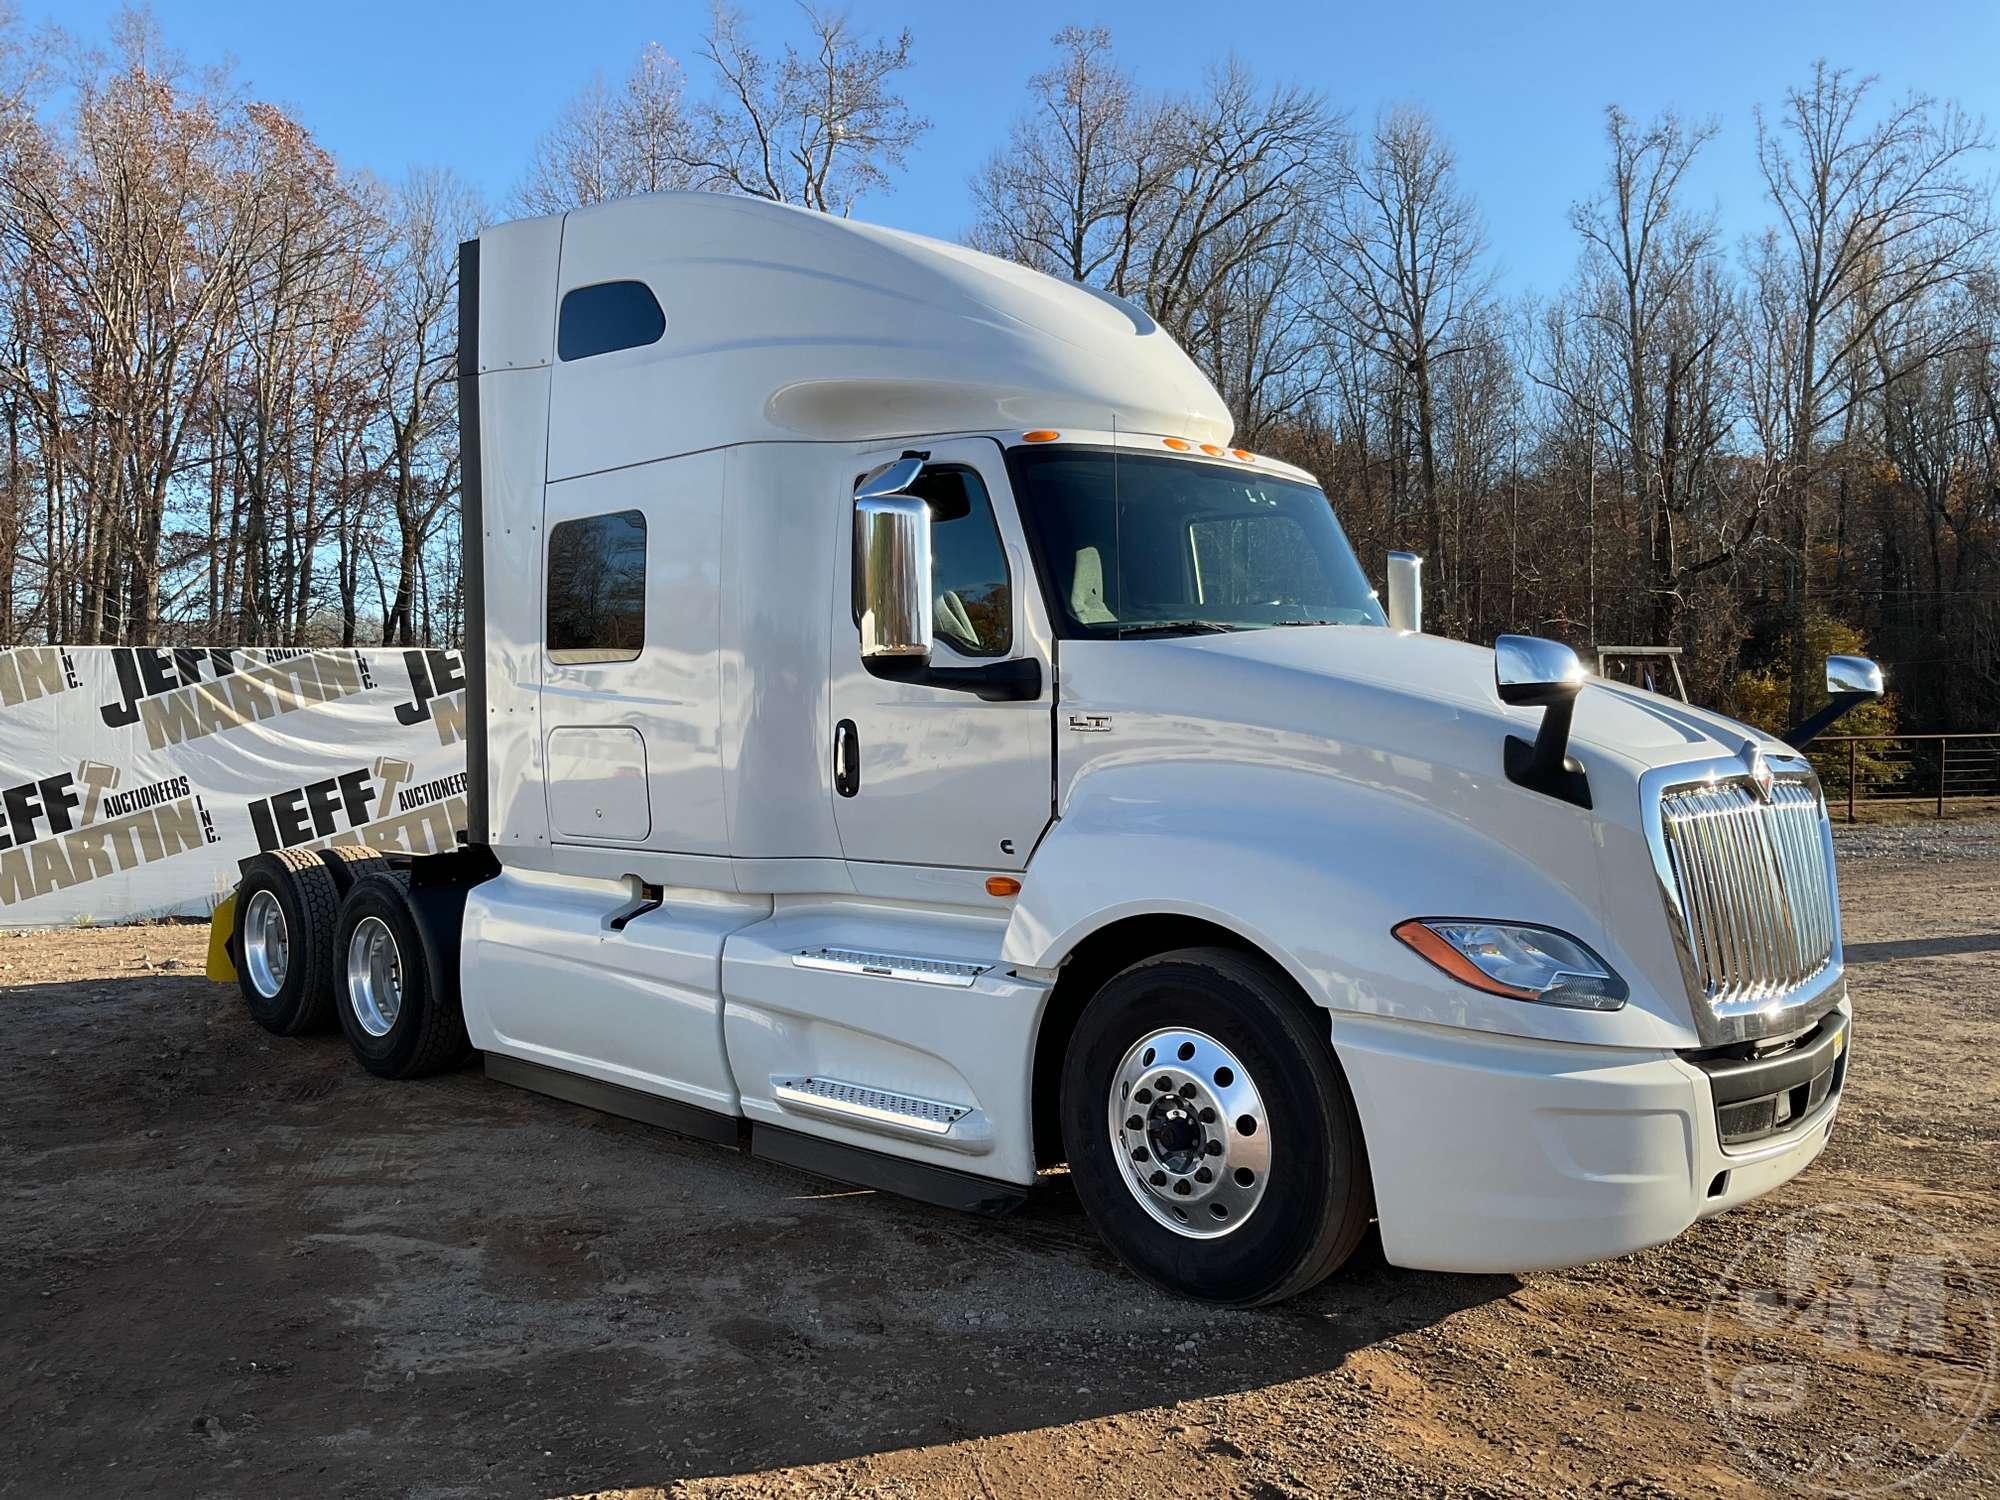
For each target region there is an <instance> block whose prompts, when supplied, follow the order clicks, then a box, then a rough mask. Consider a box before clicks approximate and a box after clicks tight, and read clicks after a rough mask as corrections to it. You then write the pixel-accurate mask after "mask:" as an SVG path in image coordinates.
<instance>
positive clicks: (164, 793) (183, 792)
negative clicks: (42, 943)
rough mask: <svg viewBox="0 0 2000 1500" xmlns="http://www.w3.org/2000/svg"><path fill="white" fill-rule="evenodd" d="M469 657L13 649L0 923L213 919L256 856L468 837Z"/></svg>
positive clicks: (405, 847) (436, 845)
mask: <svg viewBox="0 0 2000 1500" xmlns="http://www.w3.org/2000/svg"><path fill="white" fill-rule="evenodd" d="M464 736H465V678H464V664H463V661H462V659H461V657H460V655H459V653H458V652H456V651H433V650H408V651H404V650H395V649H369V650H355V649H352V648H348V647H328V648H325V649H320V650H310V651H304V650H278V649H263V648H234V649H232V648H229V647H198V648H185V647H183V648H152V647H127V646H16V647H11V648H6V649H0V927H39V926H49V925H52V924H58V923H75V924H84V923H95V922H129V921H133V920H136V919H139V918H144V917H157V916H170V915H197V916H200V915H206V914H207V913H208V912H209V911H211V910H213V909H214V906H215V904H216V902H217V901H219V900H221V898H222V897H223V896H225V895H227V894H228V893H229V891H230V890H232V889H233V888H234V887H235V885H236V881H237V876H238V870H237V862H238V861H239V860H241V859H243V858H244V857H246V856H248V855H251V854H255V853H257V852H258V851H259V850H260V849H279V848H317V847H321V846H323V845H327V844H348V843H362V844H367V845H370V846H372V847H375V848H380V849H384V850H389V851H402V852H405V853H412V854H428V853H435V852H438V851H442V850H445V849H449V848H451V847H452V845H453V843H454V842H455V841H456V838H457V835H458V834H459V833H460V832H461V831H462V830H463V829H464V827H465V739H464Z"/></svg>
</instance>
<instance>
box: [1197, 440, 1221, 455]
mask: <svg viewBox="0 0 2000 1500" xmlns="http://www.w3.org/2000/svg"><path fill="white" fill-rule="evenodd" d="M1201 451H1202V452H1204V453H1206V454H1207V455H1208V456H1209V457H1210V458H1220V457H1222V450H1221V449H1220V448H1218V447H1216V446H1215V444H1213V443H1203V444H1202V445H1201Z"/></svg>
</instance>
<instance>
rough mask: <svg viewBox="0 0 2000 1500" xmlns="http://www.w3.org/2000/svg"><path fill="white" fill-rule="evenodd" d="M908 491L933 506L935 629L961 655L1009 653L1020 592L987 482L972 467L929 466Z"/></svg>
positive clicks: (933, 628)
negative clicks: (1009, 569)
mask: <svg viewBox="0 0 2000 1500" xmlns="http://www.w3.org/2000/svg"><path fill="white" fill-rule="evenodd" d="M910 493H911V494H913V495H917V496H919V497H921V498H922V499H923V500H925V501H927V502H928V503H929V505H930V508H931V590H932V600H931V634H932V637H933V639H935V640H938V641H941V642H943V643H944V644H946V645H948V646H950V647H951V648H952V650H954V651H956V652H958V653H959V654H960V655H961V656H1005V655H1006V654H1007V652H1008V650H1009V648H1010V647H1012V645H1013V644H1014V591H1013V588H1012V586H1011V584H1010V581H1009V579H1008V577H1007V553H1006V551H1005V549H1004V548H1003V547H1002V546H1001V545H1000V527H999V525H998V523H996V522H995V521H994V519H993V502H992V500H991V498H989V497H988V495H987V493H986V485H985V484H984V483H983V482H982V481H981V480H980V478H979V475H978V474H977V473H976V472H975V471H974V470H971V469H967V468H961V467H957V466H952V465H941V466H939V467H937V468H934V469H925V470H924V472H923V473H922V474H921V475H920V476H918V479H917V482H916V483H915V484H914V485H912V486H911V487H910Z"/></svg>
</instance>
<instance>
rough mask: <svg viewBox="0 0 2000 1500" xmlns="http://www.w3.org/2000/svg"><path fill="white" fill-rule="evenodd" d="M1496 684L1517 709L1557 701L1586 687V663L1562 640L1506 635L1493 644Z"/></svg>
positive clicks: (1494, 678)
mask: <svg viewBox="0 0 2000 1500" xmlns="http://www.w3.org/2000/svg"><path fill="white" fill-rule="evenodd" d="M1493 685H1494V686H1495V687H1496V688H1498V689H1499V691H1500V701H1501V702H1502V703H1507V704H1512V705H1513V706H1514V707H1516V708H1519V707H1524V706H1532V705H1535V704H1543V703H1557V702H1561V701H1562V700H1564V699H1568V698H1574V697H1575V696H1576V691H1577V689H1578V688H1580V687H1582V686H1583V663H1582V662H1580V661H1578V660H1577V656H1576V653H1575V652H1574V651H1572V650H1570V649H1569V647H1567V646H1565V645H1564V644H1563V643H1562V642H1561V641H1545V640H1543V639H1542V638H1541V637H1540V636H1537V635H1503V636H1501V637H1500V639H1499V640H1497V641H1495V642H1494V643H1493Z"/></svg>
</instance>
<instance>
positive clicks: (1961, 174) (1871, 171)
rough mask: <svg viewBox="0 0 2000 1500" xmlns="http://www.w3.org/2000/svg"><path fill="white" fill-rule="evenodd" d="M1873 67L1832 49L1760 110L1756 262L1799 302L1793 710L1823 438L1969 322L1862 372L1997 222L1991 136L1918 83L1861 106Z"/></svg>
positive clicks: (1794, 310)
mask: <svg viewBox="0 0 2000 1500" xmlns="http://www.w3.org/2000/svg"><path fill="white" fill-rule="evenodd" d="M1873 86H1874V80H1873V79H1872V78H1859V79H1857V78H1855V77H1853V75H1852V74H1850V73H1848V72H1847V71H1845V70H1843V69H1839V68H1834V67H1831V66H1829V65H1828V64H1827V63H1825V62H1823V61H1822V62H1819V63H1816V64H1815V65H1814V67H1813V73H1812V81H1811V83H1810V84H1808V85H1807V86H1806V87H1804V88H1802V89H1792V90H1789V91H1787V93H1786V95H1785V98H1784V101H1783V103H1782V105H1781V106H1780V109H1779V111H1778V117H1777V119H1776V121H1775V122H1774V121H1772V120H1770V119H1767V118H1766V116H1765V115H1764V113H1763V111H1762V110H1759V111H1758V115H1757V165H1758V169H1759V171H1760V173H1761V174H1762V176H1763V180H1764V186H1765V191H1766V193H1767V194H1768V196H1769V198H1770V201H1771V204H1772V206H1773V207H1774V208H1775V209H1776V210H1777V213H1778V220H1779V223H1778V226H1777V230H1776V233H1775V235H1773V236H1772V237H1770V238H1767V239H1766V240H1765V241H1764V242H1763V249H1762V253H1761V256H1760V259H1759V262H1758V267H1757V275H1758V277H1759V280H1760V284H1761V290H1760V295H1764V296H1772V295H1779V294H1781V295H1782V296H1783V298H1784V300H1785V301H1786V302H1787V303H1788V304H1789V316H1788V317H1787V318H1786V320H1785V321H1784V323H1783V324H1782V325H1780V327H1779V328H1778V329H1776V330H1774V331H1779V332H1782V335H1783V336H1784V337H1785V339H1786V343H1787V346H1786V347H1785V348H1784V349H1783V350H1782V351H1774V354H1773V357H1774V358H1782V360H1783V361H1784V363H1785V366H1786V373H1787V374H1788V375H1789V377H1790V378H1789V381H1788V382H1787V384H1786V387H1785V388H1784V389H1783V391H1782V393H1781V401H1782V421H1783V425H1784V428H1785V432H1786V436H1787V438H1788V441H1789V451H1788V452H1787V453H1786V454H1785V455H1784V457H1785V462H1786V473H1785V490H1784V493H1785V499H1786V501H1787V504H1788V509H1789V511H1790V528H1789V536H1788V538H1787V540H1788V542H1789V544H1790V547H1791V551H1792V559H1791V565H1790V568H1789V576H1788V595H1789V601H1790V626H1791V640H1792V660H1791V709H1792V712H1793V713H1794V714H1795V715H1801V714H1803V713H1804V711H1805V706H1806V702H1807V686H1806V661H1807V656H1808V652H1809V646H1808V642H1807V638H1806V636H1807V631H1806V627H1807V623H1808V617H1809V596H1810V594H1811V588H1812V579H1811V571H1812V570H1811V568H1810V566H1809V558H1808V551H1809V548H1810V545H1811V540H1812V536H1813V516H1812V486H1811V483H1810V480H1811V477H1812V474H1813V469H1814V464H1815V460H1816V458H1817V455H1818V452H1819V449H1820V446H1821V443H1822V440H1823V438H1824V436H1825V434H1826V433H1827V432H1828V430H1829V429H1830V428H1831V427H1832V426H1833V424H1834V423H1836V422H1839V421H1840V420H1841V419H1842V418H1843V417H1844V416H1845V415H1846V413H1847V410H1848V408H1849V407H1850V406H1851V405H1852V404H1853V403H1854V402H1855V401H1856V400H1858V399H1861V398H1863V397H1865V396H1867V395H1870V394H1872V393H1873V392H1874V391H1877V390H1879V389H1881V387H1882V385H1883V384H1884V383H1885V382H1886V381H1889V380H1893V379H1895V378H1896V377H1897V376H1899V375H1900V374H1902V373H1904V372H1906V371H1908V370H1911V369H1914V368H1916V367H1917V366H1918V365H1920V364H1922V363H1923V362H1924V361H1926V360H1929V359H1932V358H1936V357H1938V356H1940V355H1942V354H1944V353H1946V352H1947V351H1949V350H1951V349H1954V348H1959V347H1962V346H1963V345H1964V344H1965V343H1966V342H1967V340H1968V339H1969V337H1970V335H1971V330H1970V329H1969V328H1968V327H1966V326H1965V325H1963V324H1961V323H1957V322H1953V321H1951V320H1946V321H1944V322H1941V323H1938V324H1935V325H1933V326H1932V327H1931V328H1930V329H1929V332H1928V335H1927V336H1926V337H1924V338H1922V339H1919V340H1917V341H1915V342H1912V343H1907V344H1905V345H1904V346H1903V347H1902V348H1900V349H1899V350H1898V352H1897V356H1896V358H1895V360H1894V361H1893V362H1892V363H1893V367H1892V368H1888V369H1878V371H1877V373H1876V375H1875V377H1874V378H1871V379H1869V380H1866V381H1859V382H1857V381H1852V380H1850V379H1848V378H1847V377H1848V374H1849V372H1850V371H1851V370H1852V369H1853V367H1854V360H1855V358H1856V356H1857V354H1858V353H1860V352H1861V351H1863V350H1865V349H1867V348H1868V347H1869V346H1870V343H1871V341H1872V340H1874V338H1875V336H1876V334H1877V332H1878V330H1879V329H1880V328H1881V327H1882V325H1883V322H1884V320H1885V319H1889V318H1892V317H1894V316H1895V315H1896V313H1897V312H1898V311H1899V310H1900V309H1902V308H1904V307H1905V306H1907V305H1908V304H1909V303H1910V302H1911V301H1913V300H1915V299H1917V298H1921V297H1924V296H1926V295H1928V294H1929V293H1931V292H1932V291H1934V290H1937V289H1939V288H1942V287H1947V286H1950V285H1952V284H1953V283H1956V282H1958V281H1960V280H1962V279H1963V278H1964V277H1966V276H1967V275H1968V274H1969V273H1970V272H1971V270H1972V269H1973V267H1974V265H1975V264H1976V261H1977V257H1978V255H1979V254H1980V252H1981V251H1982V250H1983V249H1984V248H1985V247H1986V246H1987V244H1988V242H1989V240H1990V239H1991V236H1992V217H1991V204H1990V193H1989V191H1988V189H1987V187H1986V185H1985V184H1982V183H1979V182H1976V181H1974V180H1973V179H1972V178H1971V177H1969V176H1968V175H1967V168H1968V166H1969V164H1970V158H1971V157H1972V156H1973V155H1974V154H1975V153H1977V152H1980V151H1983V150H1984V149H1985V148H1986V147H1987V145H1988V140H1987V137H1986V135H1985V133H1984V131H1983V129H1982V128H1981V127H1980V126H1979V125H1978V124H1977V123H1976V122H1974V121H1973V120H1971V119H1970V118H1969V117H1968V116H1967V115H1966V114H1965V113H1964V111H1962V110H1960V109H1959V108H1957V107H1956V106H1954V105H1946V104H1940V103H1939V102H1937V101H1936V100H1933V99H1930V98H1928V97H1925V96H1923V95H1918V94H1912V95H1910V96H1908V97H1906V98H1904V99H1902V100H1900V101H1898V102H1897V103H1895V104H1893V105H1891V106H1890V107H1889V109H1888V110H1887V111H1886V112H1885V113H1884V114H1883V115H1882V116H1881V118H1879V119H1877V120H1875V121H1874V122H1873V123H1869V122H1866V121H1864V119H1863V118H1862V108H1863V106H1864V104H1865V103H1866V101H1867V99H1868V96H1869V94H1870V93H1871V92H1872V89H1873Z"/></svg>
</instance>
